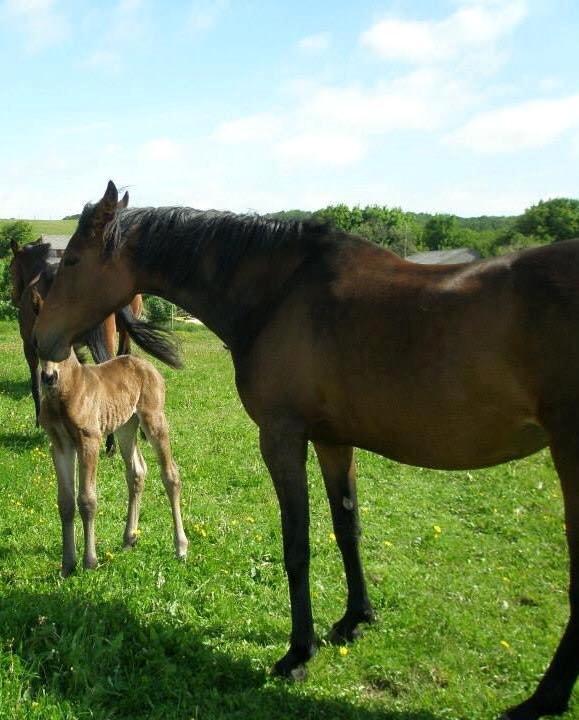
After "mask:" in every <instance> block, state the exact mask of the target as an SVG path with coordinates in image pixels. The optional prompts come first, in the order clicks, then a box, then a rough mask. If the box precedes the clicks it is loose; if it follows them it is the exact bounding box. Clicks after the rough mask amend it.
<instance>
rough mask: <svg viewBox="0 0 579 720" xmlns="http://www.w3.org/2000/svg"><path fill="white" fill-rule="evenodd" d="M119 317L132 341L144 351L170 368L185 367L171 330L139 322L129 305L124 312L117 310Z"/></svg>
mask: <svg viewBox="0 0 579 720" xmlns="http://www.w3.org/2000/svg"><path fill="white" fill-rule="evenodd" d="M117 317H120V320H121V322H122V323H123V325H124V327H125V328H126V331H127V332H128V333H129V337H130V338H131V340H133V341H134V342H135V343H136V344H137V345H138V346H139V347H140V348H141V349H142V350H144V351H145V352H147V353H149V354H150V355H152V356H153V357H156V358H157V359H158V360H160V361H161V362H164V363H165V364H166V365H169V366H170V367H173V368H182V367H183V360H182V358H181V353H180V350H179V343H178V341H177V338H176V337H175V335H174V334H173V333H172V332H171V331H170V330H166V329H165V328H162V327H159V325H155V324H154V323H150V322H145V321H144V320H138V319H137V318H136V317H135V315H134V314H133V311H132V310H131V308H130V307H129V306H128V305H127V306H126V307H124V308H122V310H117Z"/></svg>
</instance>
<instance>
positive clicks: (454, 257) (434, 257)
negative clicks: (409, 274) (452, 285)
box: [406, 248, 480, 265]
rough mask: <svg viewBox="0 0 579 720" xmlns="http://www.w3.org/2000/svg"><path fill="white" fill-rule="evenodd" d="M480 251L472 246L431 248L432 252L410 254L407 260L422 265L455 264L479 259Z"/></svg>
mask: <svg viewBox="0 0 579 720" xmlns="http://www.w3.org/2000/svg"><path fill="white" fill-rule="evenodd" d="M479 258H480V253H479V252H478V251H477V250H472V249H471V248H453V249H452V250H431V251H430V252H419V253H414V255H408V257H407V258H406V259H407V260H411V261H412V262H415V263H421V264H422V265H453V264H455V263H467V262H472V261H473V260H478V259H479Z"/></svg>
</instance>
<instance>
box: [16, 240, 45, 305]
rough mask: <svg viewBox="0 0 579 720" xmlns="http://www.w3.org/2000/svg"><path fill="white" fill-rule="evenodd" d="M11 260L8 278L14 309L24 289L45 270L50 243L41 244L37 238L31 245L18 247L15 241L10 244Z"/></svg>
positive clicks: (18, 303)
mask: <svg viewBox="0 0 579 720" xmlns="http://www.w3.org/2000/svg"><path fill="white" fill-rule="evenodd" d="M10 248H11V249H12V260H11V261H10V266H9V267H10V278H11V280H12V291H11V299H12V303H13V304H14V305H16V307H19V306H20V299H21V297H22V293H23V292H24V290H25V289H26V287H27V286H28V285H29V284H30V283H31V282H32V281H33V280H34V278H36V277H37V276H38V275H39V274H40V273H41V272H42V271H43V270H44V269H45V268H46V263H47V260H48V257H49V255H50V251H51V245H50V243H45V242H42V238H38V240H36V241H35V242H33V243H29V244H28V245H24V246H23V247H20V245H19V244H18V242H17V241H16V240H12V242H11V243H10Z"/></svg>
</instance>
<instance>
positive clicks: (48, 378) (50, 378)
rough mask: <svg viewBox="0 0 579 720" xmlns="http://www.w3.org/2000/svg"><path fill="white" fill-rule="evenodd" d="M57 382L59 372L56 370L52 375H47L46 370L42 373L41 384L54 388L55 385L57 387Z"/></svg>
mask: <svg viewBox="0 0 579 720" xmlns="http://www.w3.org/2000/svg"><path fill="white" fill-rule="evenodd" d="M57 380H58V370H55V371H54V372H53V373H52V374H51V375H49V374H48V373H45V372H44V370H43V371H42V372H41V373H40V382H41V383H42V384H43V385H48V387H52V386H53V385H56V381H57Z"/></svg>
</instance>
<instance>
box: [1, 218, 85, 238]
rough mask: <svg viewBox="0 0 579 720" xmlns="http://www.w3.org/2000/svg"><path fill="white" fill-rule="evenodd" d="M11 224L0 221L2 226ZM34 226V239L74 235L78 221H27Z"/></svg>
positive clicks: (5, 220)
mask: <svg viewBox="0 0 579 720" xmlns="http://www.w3.org/2000/svg"><path fill="white" fill-rule="evenodd" d="M5 222H10V220H8V219H4V220H0V225H2V224H3V223H5ZM26 222H29V223H30V224H31V225H32V232H33V235H34V237H35V238H36V237H39V236H40V235H72V234H73V232H74V231H75V228H76V220H26Z"/></svg>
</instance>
